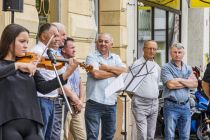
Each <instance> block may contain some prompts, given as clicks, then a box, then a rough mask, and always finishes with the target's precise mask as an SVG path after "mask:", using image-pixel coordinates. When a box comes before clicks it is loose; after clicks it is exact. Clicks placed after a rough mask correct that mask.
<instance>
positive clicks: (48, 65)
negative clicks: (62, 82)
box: [16, 52, 93, 72]
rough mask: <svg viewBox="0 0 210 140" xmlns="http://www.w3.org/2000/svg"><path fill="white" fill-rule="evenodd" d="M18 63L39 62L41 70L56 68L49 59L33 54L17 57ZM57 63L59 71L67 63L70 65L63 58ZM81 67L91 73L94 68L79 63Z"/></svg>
mask: <svg viewBox="0 0 210 140" xmlns="http://www.w3.org/2000/svg"><path fill="white" fill-rule="evenodd" d="M16 61H17V62H23V63H31V62H36V61H38V62H37V67H39V68H45V69H48V70H54V67H53V65H52V62H51V60H50V59H49V58H47V57H43V56H42V57H40V56H39V55H37V54H36V53H32V52H27V53H26V55H25V56H23V57H17V58H16ZM56 61H57V63H56V64H55V68H56V69H57V70H59V69H61V68H62V67H63V66H65V63H68V61H69V60H68V59H61V58H56ZM79 66H80V67H81V68H83V69H85V71H86V72H90V71H92V70H93V66H91V65H87V64H85V63H84V62H82V63H79Z"/></svg>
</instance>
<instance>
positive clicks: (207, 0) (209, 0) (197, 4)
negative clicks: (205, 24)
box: [190, 0, 210, 8]
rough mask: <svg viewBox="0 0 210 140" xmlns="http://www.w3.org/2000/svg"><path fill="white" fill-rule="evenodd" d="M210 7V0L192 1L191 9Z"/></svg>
mask: <svg viewBox="0 0 210 140" xmlns="http://www.w3.org/2000/svg"><path fill="white" fill-rule="evenodd" d="M202 7H210V0H190V8H202Z"/></svg>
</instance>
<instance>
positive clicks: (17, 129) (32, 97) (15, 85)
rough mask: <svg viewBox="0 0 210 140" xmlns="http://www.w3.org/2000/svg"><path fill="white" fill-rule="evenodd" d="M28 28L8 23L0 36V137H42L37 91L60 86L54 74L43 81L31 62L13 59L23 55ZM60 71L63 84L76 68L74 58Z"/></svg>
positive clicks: (23, 139) (39, 139) (20, 139)
mask: <svg viewBox="0 0 210 140" xmlns="http://www.w3.org/2000/svg"><path fill="white" fill-rule="evenodd" d="M28 41H29V31H28V30H27V29H26V28H24V27H22V26H20V25H17V24H10V25H8V26H7V27H6V28H5V29H4V31H3V33H2V36H1V40H0V89H1V92H0V114H1V115H0V139H2V140H42V139H43V138H42V132H41V131H40V127H42V125H43V122H42V117H41V111H40V107H39V105H38V101H37V91H39V92H41V93H44V94H46V93H49V92H51V91H52V90H55V89H57V88H58V87H59V83H58V81H57V78H54V79H52V80H49V81H46V80H45V79H44V78H43V77H42V76H41V74H40V73H39V71H37V70H36V65H35V64H34V63H23V62H16V57H22V56H24V55H25V53H26V51H27V48H28ZM69 63H70V66H69V67H68V68H67V70H66V71H65V73H63V74H62V75H60V76H59V77H60V79H61V82H62V84H65V83H66V80H67V79H68V77H69V76H70V75H71V73H72V72H73V71H74V69H75V68H77V66H78V64H77V63H76V62H72V60H70V61H69Z"/></svg>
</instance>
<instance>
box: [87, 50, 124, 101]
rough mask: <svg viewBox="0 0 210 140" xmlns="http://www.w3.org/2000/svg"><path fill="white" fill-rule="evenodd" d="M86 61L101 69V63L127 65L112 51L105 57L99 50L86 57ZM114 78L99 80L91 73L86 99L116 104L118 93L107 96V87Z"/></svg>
mask: <svg viewBox="0 0 210 140" xmlns="http://www.w3.org/2000/svg"><path fill="white" fill-rule="evenodd" d="M86 63H87V64H90V65H92V66H93V67H94V69H99V66H100V64H101V63H102V64H105V65H109V66H118V67H125V65H124V64H123V63H122V61H121V59H120V57H119V56H118V55H116V54H113V53H110V54H109V57H108V58H106V59H105V58H103V56H102V55H101V54H100V53H99V52H98V51H95V52H94V53H91V54H89V55H88V56H87V58H86ZM113 80H114V77H111V78H106V79H101V80H98V79H95V78H93V77H92V75H91V74H88V77H87V86H86V91H87V92H86V94H87V95H86V99H87V100H89V99H91V100H94V101H96V102H98V103H101V104H106V105H114V104H115V103H116V99H117V96H116V95H117V94H113V95H112V96H109V97H106V96H105V88H106V87H107V86H108V85H109V84H110V83H111V82H112V81H113Z"/></svg>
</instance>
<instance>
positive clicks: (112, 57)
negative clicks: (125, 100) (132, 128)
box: [85, 33, 126, 140]
mask: <svg viewBox="0 0 210 140" xmlns="http://www.w3.org/2000/svg"><path fill="white" fill-rule="evenodd" d="M112 46H113V38H112V37H111V35H110V34H108V33H102V34H99V35H98V38H97V41H96V51H95V52H94V53H91V54H89V55H88V56H87V58H86V63H87V64H89V65H92V66H93V67H94V70H92V71H91V72H90V73H88V78H87V89H86V94H87V96H86V98H87V102H86V109H85V124H86V132H87V139H88V140H98V134H99V127H100V123H101V127H102V129H101V130H102V133H101V134H102V139H103V140H112V139H113V137H114V133H115V129H116V99H117V97H116V94H113V95H112V96H110V97H107V98H106V96H105V88H106V86H107V85H108V84H110V83H111V82H112V81H113V78H114V77H117V76H118V75H120V74H121V73H122V72H125V71H126V68H125V65H124V64H123V63H122V61H121V60H120V57H119V56H118V55H116V54H114V53H111V52H110V49H111V47H112Z"/></svg>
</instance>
